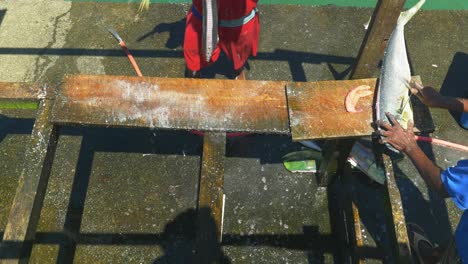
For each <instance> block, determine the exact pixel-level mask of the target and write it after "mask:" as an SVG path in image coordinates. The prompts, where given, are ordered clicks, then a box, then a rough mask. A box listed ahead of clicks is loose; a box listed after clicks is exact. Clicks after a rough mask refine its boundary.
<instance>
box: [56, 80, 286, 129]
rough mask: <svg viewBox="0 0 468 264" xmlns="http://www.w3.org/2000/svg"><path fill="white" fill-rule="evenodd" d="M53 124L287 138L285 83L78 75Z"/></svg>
mask: <svg viewBox="0 0 468 264" xmlns="http://www.w3.org/2000/svg"><path fill="white" fill-rule="evenodd" d="M52 116H53V117H52V119H53V122H55V123H59V124H89V125H101V126H128V127H154V128H167V129H197V130H206V131H247V132H262V133H282V134H288V133H289V126H288V112H287V107H286V96H285V82H277V81H238V80H236V81H234V80H209V79H180V78H140V77H124V76H107V75H98V76H90V75H79V76H69V77H67V78H65V81H64V85H63V87H61V88H60V89H59V92H58V95H57V98H56V103H55V105H54V109H53V114H52Z"/></svg>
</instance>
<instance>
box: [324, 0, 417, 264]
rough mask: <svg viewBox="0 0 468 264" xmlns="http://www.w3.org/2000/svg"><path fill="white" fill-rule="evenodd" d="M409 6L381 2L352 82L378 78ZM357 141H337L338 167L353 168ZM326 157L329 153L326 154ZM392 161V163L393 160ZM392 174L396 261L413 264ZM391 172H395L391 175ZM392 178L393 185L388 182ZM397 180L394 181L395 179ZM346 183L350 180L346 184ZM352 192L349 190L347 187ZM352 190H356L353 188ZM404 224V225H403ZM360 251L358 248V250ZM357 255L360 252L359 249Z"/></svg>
mask: <svg viewBox="0 0 468 264" xmlns="http://www.w3.org/2000/svg"><path fill="white" fill-rule="evenodd" d="M404 4H405V0H379V1H378V3H377V6H376V8H375V10H374V13H373V15H372V17H371V20H370V23H369V28H368V30H367V32H366V35H365V37H364V40H363V42H362V45H361V48H360V50H359V54H358V59H357V62H356V65H355V67H354V69H353V71H352V73H351V77H350V78H351V79H362V78H370V77H376V76H377V74H378V72H379V65H380V62H381V60H382V58H383V54H384V50H385V48H386V45H387V41H388V39H389V38H390V35H391V34H392V32H393V30H394V28H395V26H396V23H397V20H398V17H399V16H400V13H401V10H402V8H403V6H404ZM354 142H355V140H354V139H346V140H342V141H340V142H335V144H336V145H341V146H342V147H340V150H341V153H340V156H339V158H338V168H344V166H348V167H349V166H350V165H349V164H347V163H346V157H347V156H348V155H349V153H350V152H351V148H352V146H353V145H354ZM336 148H337V147H336V146H334V147H332V148H331V151H334V150H335V149H336ZM325 155H326V153H325ZM384 159H389V157H388V156H384ZM390 162H391V161H390ZM385 168H386V170H387V175H388V173H391V176H388V177H387V183H386V184H387V190H388V193H387V195H388V196H389V201H390V205H391V208H392V210H391V211H390V212H391V215H390V216H388V218H391V219H392V220H393V221H392V223H395V224H397V223H400V224H398V225H396V226H395V229H396V230H395V232H394V234H395V238H394V248H396V249H395V250H394V252H393V253H394V254H395V258H396V259H398V263H411V262H412V258H411V254H410V248H409V244H408V237H407V233H406V226H405V220H404V215H403V211H402V210H403V209H402V208H397V207H396V206H395V203H398V201H399V202H400V205H401V197H400V193H399V191H398V188H397V187H396V184H395V181H394V176H393V168H392V167H391V166H388V161H387V163H386V166H385ZM390 170H391V172H390ZM389 178H390V179H391V180H390V182H389V180H388V179H389ZM392 179H393V180H392ZM345 182H346V181H345ZM346 189H349V188H346ZM349 191H352V190H351V189H349ZM349 197H354V194H353V193H350V194H349ZM346 203H347V205H345V207H347V208H351V210H345V212H346V211H348V212H352V214H353V215H352V216H349V217H347V219H350V220H354V222H355V225H356V226H358V223H357V222H358V221H360V220H359V212H358V210H357V208H356V205H355V203H354V201H352V200H351V201H348V202H346ZM401 223H403V224H401ZM354 231H355V232H352V233H354V235H355V238H354V239H355V240H356V241H355V243H354V246H355V247H356V246H359V245H360V241H359V237H357V235H356V234H357V233H356V232H358V231H359V230H354ZM355 249H356V248H355ZM355 252H356V250H355ZM356 257H357V261H358V262H360V259H359V256H356Z"/></svg>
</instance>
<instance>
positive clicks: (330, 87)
mask: <svg viewBox="0 0 468 264" xmlns="http://www.w3.org/2000/svg"><path fill="white" fill-rule="evenodd" d="M360 85H368V86H370V87H371V90H372V91H374V90H375V86H376V79H374V78H373V79H361V80H346V81H323V82H307V83H288V85H287V88H286V90H287V96H288V104H289V118H290V126H291V133H292V138H293V140H294V141H300V140H307V139H323V138H344V137H357V136H368V135H371V133H372V132H373V131H374V130H373V128H372V126H371V123H372V101H373V96H372V95H371V96H367V97H363V98H361V100H359V103H358V106H357V107H358V108H361V109H362V110H363V111H362V112H360V113H349V112H347V111H346V109H345V102H344V100H345V97H346V95H347V93H348V92H349V91H350V90H351V89H353V88H355V87H357V86H360Z"/></svg>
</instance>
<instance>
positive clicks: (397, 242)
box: [383, 154, 413, 263]
mask: <svg viewBox="0 0 468 264" xmlns="http://www.w3.org/2000/svg"><path fill="white" fill-rule="evenodd" d="M383 163H384V167H385V175H386V180H385V199H384V200H385V205H384V206H385V212H387V215H386V218H387V223H388V229H389V234H390V235H391V239H392V240H393V241H394V243H393V245H392V249H393V252H392V253H393V254H394V256H395V258H396V259H395V261H396V262H397V263H413V259H412V257H411V248H410V244H409V239H408V233H407V232H408V231H407V230H406V221H405V215H404V211H403V204H402V202H401V195H400V190H398V186H397V185H396V182H395V173H394V171H393V165H392V160H391V159H390V157H389V156H388V155H386V154H383ZM392 227H393V228H392Z"/></svg>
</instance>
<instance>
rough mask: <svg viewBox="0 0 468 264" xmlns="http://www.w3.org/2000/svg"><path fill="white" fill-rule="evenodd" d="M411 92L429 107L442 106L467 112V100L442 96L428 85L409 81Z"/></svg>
mask: <svg viewBox="0 0 468 264" xmlns="http://www.w3.org/2000/svg"><path fill="white" fill-rule="evenodd" d="M409 84H410V90H411V93H412V94H414V95H416V96H417V97H418V98H419V99H420V100H421V101H422V102H423V103H424V104H425V105H427V106H429V107H436V108H443V109H447V110H451V111H457V112H468V100H466V99H462V98H456V97H448V96H443V95H441V94H440V93H438V92H437V91H436V90H435V89H434V88H432V87H430V86H426V87H424V86H422V85H421V84H420V83H418V82H415V81H411V82H410V83H409Z"/></svg>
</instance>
